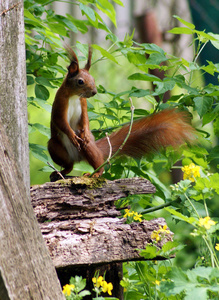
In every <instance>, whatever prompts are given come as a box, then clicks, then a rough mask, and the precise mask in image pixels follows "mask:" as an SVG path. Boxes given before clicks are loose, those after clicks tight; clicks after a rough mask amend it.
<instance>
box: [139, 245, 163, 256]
mask: <svg viewBox="0 0 219 300" xmlns="http://www.w3.org/2000/svg"><path fill="white" fill-rule="evenodd" d="M158 253H159V251H158V249H157V247H156V246H153V245H147V246H146V248H145V249H144V250H141V251H140V253H139V254H140V255H141V256H143V257H144V258H145V259H153V258H155V257H156V256H157V255H158Z"/></svg>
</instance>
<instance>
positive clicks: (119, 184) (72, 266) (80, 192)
mask: <svg viewBox="0 0 219 300" xmlns="http://www.w3.org/2000/svg"><path fill="white" fill-rule="evenodd" d="M155 191H156V189H155V187H154V186H153V185H152V184H151V183H150V182H149V181H148V180H146V179H143V178H126V179H119V180H115V181H108V180H105V179H102V178H99V179H96V178H87V177H80V178H76V177H75V178H72V179H68V180H60V181H57V182H55V183H46V184H44V185H41V186H33V187H32V188H31V199H32V205H33V207H34V211H35V214H36V216H37V219H38V222H39V225H40V228H41V232H42V234H43V237H44V239H45V241H46V244H47V246H48V249H49V252H50V255H51V258H52V260H53V263H54V265H55V267H56V270H57V273H58V276H59V279H60V281H61V283H62V284H66V283H68V282H69V279H70V277H71V276H75V275H76V274H77V275H81V276H83V277H85V278H87V283H88V288H89V290H90V291H91V290H92V281H91V279H92V277H93V276H94V273H95V270H100V275H103V273H104V271H107V272H106V280H108V281H111V282H112V283H113V285H114V289H113V296H114V297H117V298H119V299H123V291H122V287H121V286H120V285H119V282H120V280H121V279H122V264H121V263H122V262H125V261H134V260H138V261H139V260H143V259H144V258H142V257H141V256H140V255H139V251H138V250H137V249H144V248H145V247H146V245H147V244H148V243H150V242H151V241H152V240H151V233H152V232H153V231H154V230H158V228H159V225H162V226H163V225H165V224H166V223H165V220H164V219H163V218H159V219H154V220H151V221H146V220H144V221H142V222H139V223H136V222H133V223H131V224H125V221H126V219H124V218H121V212H120V210H119V209H116V206H115V204H114V202H115V201H116V200H118V199H120V198H123V197H127V196H128V195H134V194H148V193H150V194H152V193H155ZM169 239H171V237H169ZM166 241H167V240H166ZM166 241H159V242H158V247H159V246H160V247H162V244H163V243H164V242H166ZM158 259H159V258H158ZM108 270H109V271H108ZM87 299H91V298H87Z"/></svg>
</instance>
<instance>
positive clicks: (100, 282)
mask: <svg viewBox="0 0 219 300" xmlns="http://www.w3.org/2000/svg"><path fill="white" fill-rule="evenodd" d="M92 281H93V283H94V286H96V287H100V286H103V276H99V277H98V278H96V277H94V278H92Z"/></svg>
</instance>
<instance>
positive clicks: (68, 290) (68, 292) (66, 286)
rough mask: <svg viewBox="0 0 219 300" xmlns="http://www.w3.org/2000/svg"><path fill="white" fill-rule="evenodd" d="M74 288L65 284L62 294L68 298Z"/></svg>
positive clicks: (72, 285)
mask: <svg viewBox="0 0 219 300" xmlns="http://www.w3.org/2000/svg"><path fill="white" fill-rule="evenodd" d="M74 288H75V286H74V284H66V285H64V286H63V290H62V292H63V294H65V295H67V296H70V295H71V291H72V290H73V289H74Z"/></svg>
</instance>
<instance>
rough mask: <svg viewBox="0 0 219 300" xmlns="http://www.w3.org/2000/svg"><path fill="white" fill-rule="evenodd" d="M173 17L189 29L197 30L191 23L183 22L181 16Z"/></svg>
mask: <svg viewBox="0 0 219 300" xmlns="http://www.w3.org/2000/svg"><path fill="white" fill-rule="evenodd" d="M173 17H174V18H176V19H177V20H179V21H180V22H181V23H182V24H184V25H186V26H187V27H188V28H190V29H195V25H194V24H192V23H189V22H187V21H185V20H183V19H182V18H180V17H179V16H176V15H174V16H173Z"/></svg>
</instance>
